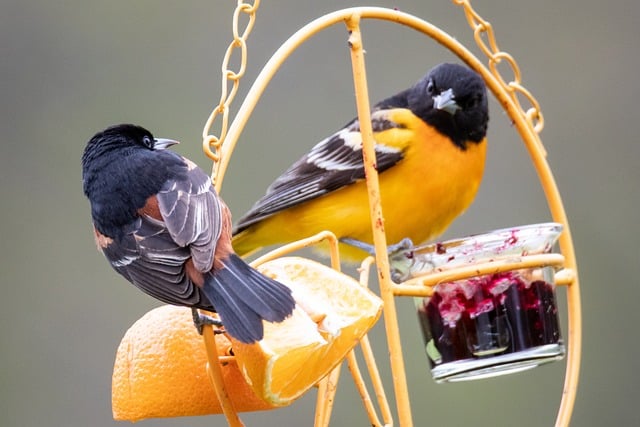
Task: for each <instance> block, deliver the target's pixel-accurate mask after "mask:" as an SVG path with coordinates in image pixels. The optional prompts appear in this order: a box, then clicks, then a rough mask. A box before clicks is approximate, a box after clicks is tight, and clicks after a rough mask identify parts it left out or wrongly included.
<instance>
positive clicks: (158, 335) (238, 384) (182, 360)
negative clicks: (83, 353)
mask: <svg viewBox="0 0 640 427" xmlns="http://www.w3.org/2000/svg"><path fill="white" fill-rule="evenodd" d="M216 344H217V345H216V347H217V349H218V354H219V355H220V356H227V355H228V354H229V349H230V348H231V343H230V342H229V340H228V339H227V338H226V337H225V336H223V335H217V336H216ZM222 374H223V377H224V382H225V384H226V385H227V389H228V390H227V391H228V392H229V395H230V398H231V401H232V402H233V403H234V407H235V408H236V410H237V411H239V412H244V411H256V410H264V409H270V408H272V407H273V406H272V405H269V404H268V403H266V402H265V401H264V400H262V399H260V398H259V397H257V396H256V395H255V393H254V392H253V390H252V389H251V388H250V387H249V386H248V384H247V383H246V381H245V380H244V377H243V376H242V374H241V373H240V371H239V370H238V366H237V364H236V362H235V360H233V358H223V362H222ZM111 405H112V410H113V418H114V419H116V420H128V421H138V420H142V419H146V418H159V417H180V416H192V415H206V414H220V413H222V408H221V406H220V402H219V401H218V398H217V396H216V392H215V390H214V388H213V385H212V383H211V381H210V380H209V376H208V374H207V355H206V351H205V348H204V341H203V339H202V337H201V336H200V335H198V333H197V332H196V329H195V327H194V326H193V320H192V316H191V310H190V309H188V308H185V307H176V306H171V305H165V306H162V307H158V308H156V309H153V310H151V311H149V312H148V313H147V314H145V315H144V316H143V317H142V318H140V319H139V320H138V321H137V322H135V323H134V324H133V325H132V326H131V328H129V330H128V331H127V332H126V334H125V336H124V337H123V338H122V341H121V343H120V346H119V347H118V351H117V353H116V361H115V365H114V368H113V377H112V388H111Z"/></svg>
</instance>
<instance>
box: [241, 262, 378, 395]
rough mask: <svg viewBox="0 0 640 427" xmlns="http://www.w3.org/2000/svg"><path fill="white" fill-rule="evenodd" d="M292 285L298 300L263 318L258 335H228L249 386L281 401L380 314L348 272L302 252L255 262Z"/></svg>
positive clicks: (317, 376)
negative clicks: (279, 317) (251, 338)
mask: <svg viewBox="0 0 640 427" xmlns="http://www.w3.org/2000/svg"><path fill="white" fill-rule="evenodd" d="M258 269H259V270H260V271H261V272H262V273H263V274H266V275H268V276H270V277H273V278H274V279H276V280H278V281H280V282H281V283H284V284H285V285H287V286H289V287H290V288H291V289H292V290H293V294H294V298H295V299H296V301H297V303H298V306H297V307H296V309H295V310H294V313H293V315H292V316H291V317H290V318H288V319H286V320H285V321H283V322H281V323H277V324H274V323H265V335H264V339H263V340H262V341H260V342H258V343H255V344H250V345H248V344H243V343H240V342H236V341H235V340H233V339H232V343H233V344H232V345H233V348H234V352H235V354H236V360H237V362H238V366H239V368H240V370H241V371H242V372H243V373H244V375H245V378H246V380H247V382H248V383H249V384H250V385H251V387H252V388H253V390H254V392H255V393H256V394H257V395H258V396H260V397H262V398H263V399H264V400H266V401H267V402H269V403H270V404H272V405H278V406H279V405H286V404H288V403H290V402H292V401H293V400H295V399H296V398H298V397H300V396H301V395H302V394H304V392H305V391H307V390H308V389H309V388H310V387H312V386H313V385H315V384H316V383H317V382H318V381H319V380H321V379H322V378H323V377H324V376H326V375H327V374H328V373H329V372H330V371H331V370H332V369H333V368H335V367H336V366H337V365H338V364H339V363H340V362H341V361H342V360H343V358H344V357H345V356H346V354H347V353H348V352H349V351H350V350H351V349H353V348H354V347H355V346H356V344H357V343H358V341H359V340H360V338H362V337H363V336H364V335H365V334H366V333H367V331H368V330H369V329H371V327H373V325H374V324H375V322H376V321H377V320H378V318H379V317H380V313H381V311H382V301H381V300H380V298H378V297H377V296H376V295H375V294H373V293H372V292H371V291H369V290H368V289H366V288H365V287H363V286H362V285H360V284H359V283H358V282H357V281H356V280H354V279H353V278H351V277H349V276H347V275H345V274H342V273H339V272H337V271H336V270H333V269H331V268H329V267H327V266H325V265H323V264H319V263H317V262H315V261H311V260H308V259H305V258H298V257H286V258H279V259H277V260H273V261H269V262H266V263H264V264H262V265H261V266H260V267H259V268H258Z"/></svg>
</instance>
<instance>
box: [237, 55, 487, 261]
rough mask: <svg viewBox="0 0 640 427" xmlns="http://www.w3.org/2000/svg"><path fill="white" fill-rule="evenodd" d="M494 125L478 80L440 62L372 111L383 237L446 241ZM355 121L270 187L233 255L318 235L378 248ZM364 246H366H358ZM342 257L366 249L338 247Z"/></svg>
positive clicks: (478, 175)
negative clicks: (326, 232) (442, 236)
mask: <svg viewBox="0 0 640 427" xmlns="http://www.w3.org/2000/svg"><path fill="white" fill-rule="evenodd" d="M488 120H489V112H488V103H487V90H486V87H485V84H484V82H483V80H482V78H481V77H480V76H479V75H478V74H476V73H475V72H474V71H472V70H471V69H469V68H467V67H464V66H461V65H457V64H440V65H438V66H436V67H434V68H433V69H431V70H430V71H429V72H428V73H427V74H426V75H425V76H424V77H423V78H422V79H420V80H419V81H418V82H417V83H416V84H415V85H413V86H412V87H410V88H409V89H406V90H404V91H402V92H400V93H398V94H396V95H394V96H391V97H390V98H387V99H385V100H383V101H381V102H379V103H378V104H376V105H375V106H374V108H373V110H372V113H371V121H372V125H373V137H374V139H375V151H376V167H377V170H378V172H379V173H380V181H379V182H380V195H381V200H382V211H383V214H384V217H385V223H384V227H385V232H386V235H387V241H388V242H390V243H395V242H400V241H402V240H404V239H406V238H409V239H411V240H412V241H413V242H414V243H422V242H424V241H426V240H429V239H433V238H435V237H437V236H438V235H440V234H441V233H442V232H444V231H445V229H446V228H447V227H448V226H449V224H450V223H451V222H452V221H453V220H454V219H455V218H456V217H457V216H458V215H460V214H461V213H462V212H464V210H465V209H466V208H467V207H468V206H469V205H470V204H471V202H472V201H473V199H474V198H475V195H476V193H477V191H478V188H479V186H480V181H481V179H482V175H483V171H484V165H485V156H486V146H487V144H486V133H487V123H488ZM364 178H365V173H364V164H363V158H362V136H361V135H360V126H359V122H358V120H357V119H356V120H352V121H351V122H349V123H348V124H347V125H346V126H345V127H344V128H343V129H341V130H340V131H338V132H336V133H334V134H333V135H331V136H330V137H328V138H326V139H325V140H323V141H321V142H320V143H318V144H317V145H316V146H315V147H313V148H312V149H311V151H310V152H309V153H308V154H306V155H305V156H304V157H302V158H301V159H300V160H298V161H297V162H296V163H294V164H293V166H291V167H290V168H289V169H288V170H287V171H286V172H284V173H283V174H282V175H281V176H280V177H279V178H277V179H276V180H275V181H274V182H273V184H271V186H270V187H269V188H268V189H267V192H266V194H265V195H264V196H263V197H262V198H261V199H260V200H258V202H257V203H256V204H255V205H254V206H253V207H252V208H251V210H250V211H249V212H248V213H246V214H245V215H244V216H243V217H242V218H240V220H239V221H238V223H237V225H236V229H235V231H234V237H233V246H234V248H235V250H236V251H237V252H238V253H239V254H241V255H243V254H245V253H249V252H251V251H253V250H256V249H258V248H261V247H264V246H267V245H272V244H277V243H283V242H288V241H293V240H298V239H301V238H304V237H308V236H311V235H313V234H315V233H318V232H320V231H322V230H329V231H332V232H333V233H334V234H335V235H336V236H337V237H338V238H340V239H341V241H342V242H350V243H355V242H364V243H366V244H371V243H372V231H371V223H370V217H369V204H368V201H367V197H368V195H367V188H366V184H365V181H364ZM358 246H359V247H363V246H366V245H358ZM341 252H342V254H343V256H345V258H347V259H349V258H351V259H352V260H355V259H357V258H360V257H361V256H362V255H363V254H364V253H363V252H361V251H360V250H359V249H354V248H352V247H349V246H345V245H342V248H341Z"/></svg>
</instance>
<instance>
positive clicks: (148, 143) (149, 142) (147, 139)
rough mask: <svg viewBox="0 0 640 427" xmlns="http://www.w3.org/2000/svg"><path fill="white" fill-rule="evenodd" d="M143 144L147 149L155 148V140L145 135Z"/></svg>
mask: <svg viewBox="0 0 640 427" xmlns="http://www.w3.org/2000/svg"><path fill="white" fill-rule="evenodd" d="M142 144H143V145H144V146H145V147H148V148H152V147H153V139H151V137H150V136H148V135H145V136H143V137H142Z"/></svg>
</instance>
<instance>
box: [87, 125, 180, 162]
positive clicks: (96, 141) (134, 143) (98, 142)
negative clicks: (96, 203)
mask: <svg viewBox="0 0 640 427" xmlns="http://www.w3.org/2000/svg"><path fill="white" fill-rule="evenodd" d="M173 144H177V142H176V141H172V140H168V139H156V138H154V137H153V135H152V134H151V132H149V131H148V130H146V129H145V128H143V127H141V126H136V125H132V124H121V125H114V126H110V127H108V128H106V129H105V130H103V131H101V132H98V133H96V134H95V135H94V136H93V137H92V138H91V139H90V140H89V142H88V143H87V147H86V148H85V150H84V154H83V155H82V165H83V169H84V167H85V166H88V165H87V164H88V163H90V162H91V161H92V160H93V159H95V158H96V157H98V156H102V155H104V154H105V153H109V152H114V151H121V152H123V154H126V153H128V152H131V151H133V150H139V149H145V150H164V149H165V148H167V147H170V146H171V145H173Z"/></svg>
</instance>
